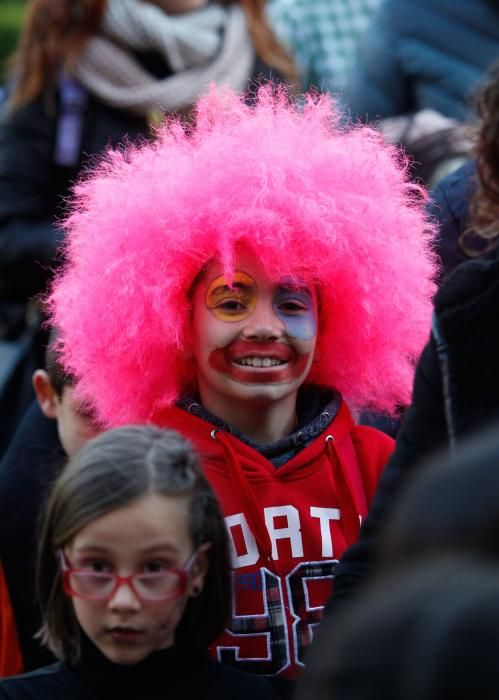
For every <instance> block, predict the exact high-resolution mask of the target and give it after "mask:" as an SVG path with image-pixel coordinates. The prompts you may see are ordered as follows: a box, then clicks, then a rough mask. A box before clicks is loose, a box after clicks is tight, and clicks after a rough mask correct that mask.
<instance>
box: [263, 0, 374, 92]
mask: <svg viewBox="0 0 499 700" xmlns="http://www.w3.org/2000/svg"><path fill="white" fill-rule="evenodd" d="M379 2H380V0H315V2H310V0H270V2H269V3H268V16H269V21H270V22H271V24H272V26H273V27H274V29H275V31H276V33H277V35H278V36H279V38H280V39H281V40H282V42H283V43H284V44H286V46H287V47H288V48H289V51H290V52H291V54H292V55H293V58H294V59H295V61H296V63H297V66H298V69H299V73H300V84H301V88H302V90H309V89H310V88H315V89H317V90H319V91H320V92H338V91H340V90H342V89H343V88H344V87H345V86H346V83H347V78H348V75H349V72H350V69H351V67H352V63H353V59H354V56H355V52H356V49H357V45H358V43H359V41H360V39H361V37H362V36H363V34H364V31H365V30H366V28H367V26H368V24H369V19H370V17H371V15H372V13H373V12H374V11H375V9H376V8H377V6H378V5H379Z"/></svg>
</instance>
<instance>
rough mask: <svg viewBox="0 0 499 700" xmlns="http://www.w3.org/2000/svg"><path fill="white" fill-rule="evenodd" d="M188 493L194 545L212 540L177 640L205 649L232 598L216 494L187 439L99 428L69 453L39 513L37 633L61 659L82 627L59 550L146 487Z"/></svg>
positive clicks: (75, 648)
mask: <svg viewBox="0 0 499 700" xmlns="http://www.w3.org/2000/svg"><path fill="white" fill-rule="evenodd" d="M148 493H157V494H160V495H161V494H163V495H168V496H187V497H189V499H190V507H189V523H188V526H189V530H190V535H191V539H192V543H193V546H194V548H195V549H197V548H198V547H199V546H200V545H201V544H203V543H205V542H210V543H211V546H210V548H209V550H208V559H209V564H208V572H207V574H206V578H205V582H204V586H203V590H202V591H201V593H200V595H199V596H197V597H194V598H189V599H188V602H187V605H186V608H185V611H184V614H183V616H182V619H181V621H180V624H179V625H178V627H177V629H176V632H175V643H176V644H177V645H179V646H182V647H184V648H187V649H191V650H193V649H194V650H201V649H206V648H207V647H208V645H209V644H210V643H211V642H212V641H213V640H214V639H215V638H216V637H217V636H218V635H219V634H220V633H221V632H222V631H223V628H224V626H225V623H226V620H227V618H228V615H229V611H230V605H231V595H230V563H229V553H228V544H227V533H226V529H225V523H224V520H223V517H222V515H221V512H220V508H219V506H218V502H217V499H216V497H215V495H214V493H213V491H212V489H211V487H210V485H209V483H208V481H207V480H206V479H205V477H204V476H203V474H202V473H201V470H200V467H199V462H198V458H197V456H196V454H195V452H194V450H193V448H192V446H191V445H190V443H189V442H188V441H187V440H185V439H184V438H182V437H181V436H180V435H178V434H177V433H175V432H174V431H172V430H161V429H159V428H156V427H153V426H127V427H122V428H116V429H114V430H109V431H108V432H105V433H102V434H101V435H99V436H98V437H96V438H94V439H93V440H90V441H89V442H87V443H86V444H85V445H84V446H83V447H82V448H81V450H80V451H79V452H77V454H76V455H75V456H74V457H72V458H71V459H70V460H69V462H68V464H67V465H66V467H65V468H64V470H63V471H62V473H61V474H60V476H59V477H58V479H57V480H56V482H55V485H54V487H53V489H52V491H51V494H50V496H49V499H48V502H47V505H46V509H45V512H44V515H43V517H42V526H41V537H40V541H39V548H38V567H37V588H38V596H39V601H40V607H41V612H42V621H43V623H42V628H41V630H40V632H39V636H40V638H41V639H42V641H43V642H44V643H45V644H47V646H49V647H50V649H51V650H52V651H53V652H54V653H55V654H56V656H58V657H59V658H60V659H68V660H70V661H72V662H74V661H76V660H77V659H78V658H79V655H80V643H81V637H80V635H81V632H80V627H79V625H78V623H77V620H76V617H75V614H74V611H73V606H72V604H71V601H70V599H69V598H68V597H67V596H66V595H65V593H64V592H63V589H62V580H61V572H60V569H59V564H58V562H57V559H56V551H57V550H58V549H60V548H62V547H64V546H65V545H66V544H67V543H69V542H70V541H71V540H72V539H73V537H75V535H76V534H77V533H78V532H79V531H80V530H81V529H82V528H84V527H85V526H86V525H88V524H89V523H90V522H92V521H93V520H95V519H96V518H99V517H100V516H102V515H105V514H106V513H109V512H111V511H113V510H115V509H116V508H120V507H122V506H124V505H126V504H128V503H131V502H132V501H134V500H136V499H138V498H140V497H142V496H144V495H146V494H148Z"/></svg>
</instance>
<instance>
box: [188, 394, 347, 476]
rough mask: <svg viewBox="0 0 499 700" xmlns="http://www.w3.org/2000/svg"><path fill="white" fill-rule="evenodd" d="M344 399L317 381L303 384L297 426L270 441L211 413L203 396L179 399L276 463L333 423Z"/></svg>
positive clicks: (282, 461)
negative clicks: (201, 400) (260, 439)
mask: <svg viewBox="0 0 499 700" xmlns="http://www.w3.org/2000/svg"><path fill="white" fill-rule="evenodd" d="M341 402H342V398H341V394H340V393H339V392H338V391H335V390H334V389H329V388H327V387H321V386H317V385H315V384H308V385H306V386H304V387H302V388H301V389H300V391H299V392H298V399H297V403H296V412H297V415H298V424H297V426H296V430H295V431H294V432H293V433H291V435H287V436H286V437H284V438H281V439H280V440H276V441H275V442H271V443H270V444H267V445H262V444H261V443H258V442H257V441H256V440H253V439H252V438H250V437H248V436H247V435H244V433H241V432H240V431H238V430H237V429H236V428H233V427H232V426H230V425H229V424H228V423H225V421H223V420H221V419H220V418H218V417H217V416H215V415H213V413H210V411H208V410H207V409H206V408H205V407H204V406H203V405H202V404H201V403H200V402H199V400H197V399H195V398H193V397H190V396H184V397H181V398H180V400H179V401H178V402H177V406H179V408H183V409H184V410H186V411H188V412H189V413H192V414H193V415H195V416H198V417H199V418H202V419H203V420H206V421H208V422H209V423H212V424H213V425H215V426H216V427H217V428H220V430H224V431H225V432H227V433H230V434H231V435H234V437H237V438H238V440H241V441H242V442H244V443H246V444H247V445H249V446H250V447H252V448H253V449H255V450H257V451H258V452H259V453H260V454H261V455H262V456H263V457H265V458H266V459H268V460H269V462H271V464H273V465H274V467H281V466H283V465H284V464H285V463H286V462H288V461H289V460H290V459H292V458H293V457H294V456H295V455H296V454H298V452H300V451H301V450H303V449H304V448H305V447H306V446H307V445H309V444H310V443H311V442H312V441H313V440H314V439H315V438H316V437H318V436H319V435H320V434H321V433H322V432H323V430H324V429H325V428H326V427H327V426H328V425H330V424H331V423H332V421H333V420H334V419H335V418H336V415H337V414H338V411H339V408H340V406H341Z"/></svg>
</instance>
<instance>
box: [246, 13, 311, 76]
mask: <svg viewBox="0 0 499 700" xmlns="http://www.w3.org/2000/svg"><path fill="white" fill-rule="evenodd" d="M239 4H240V5H241V7H242V9H243V11H244V13H245V15H246V20H247V22H248V29H249V31H250V34H251V38H252V40H253V46H254V47H255V51H256V53H257V55H258V56H259V58H261V60H262V61H263V62H264V63H266V64H267V65H268V66H270V67H271V68H275V70H276V71H278V72H279V73H280V74H281V75H282V76H283V78H285V79H286V80H287V81H288V82H289V83H294V82H296V81H297V80H298V70H297V68H296V65H295V62H294V61H293V58H292V57H291V54H290V53H289V52H288V51H287V49H286V48H285V47H284V46H283V45H282V44H281V42H280V41H279V40H278V38H277V37H276V35H275V33H274V31H273V30H272V28H271V26H270V25H269V23H268V22H267V19H266V16H265V4H266V0H239Z"/></svg>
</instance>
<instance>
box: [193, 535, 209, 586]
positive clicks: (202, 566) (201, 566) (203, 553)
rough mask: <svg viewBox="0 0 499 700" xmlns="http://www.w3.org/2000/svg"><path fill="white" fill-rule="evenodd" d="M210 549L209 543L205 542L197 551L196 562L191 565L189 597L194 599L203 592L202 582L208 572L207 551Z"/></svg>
mask: <svg viewBox="0 0 499 700" xmlns="http://www.w3.org/2000/svg"><path fill="white" fill-rule="evenodd" d="M210 547H211V542H205V543H204V544H202V545H201V546H200V547H199V548H198V551H197V555H196V561H195V562H194V564H193V565H192V573H191V578H190V581H189V596H190V597H191V598H195V597H196V596H198V595H199V594H200V593H201V591H202V590H203V586H204V580H205V578H206V574H207V572H208V566H209V563H210V562H209V557H208V550H209V549H210Z"/></svg>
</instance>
